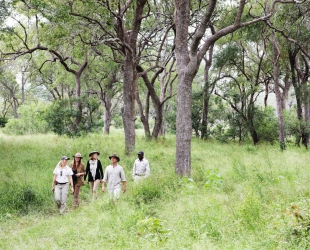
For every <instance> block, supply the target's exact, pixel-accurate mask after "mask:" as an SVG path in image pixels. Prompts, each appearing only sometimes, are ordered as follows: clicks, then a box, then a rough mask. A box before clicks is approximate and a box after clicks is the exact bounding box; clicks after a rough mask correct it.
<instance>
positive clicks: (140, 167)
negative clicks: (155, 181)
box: [132, 158, 150, 178]
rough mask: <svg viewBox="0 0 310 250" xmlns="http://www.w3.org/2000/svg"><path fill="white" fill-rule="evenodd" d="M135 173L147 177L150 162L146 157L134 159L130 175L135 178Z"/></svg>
mask: <svg viewBox="0 0 310 250" xmlns="http://www.w3.org/2000/svg"><path fill="white" fill-rule="evenodd" d="M135 175H138V176H145V177H148V176H149V175H150V164H149V162H148V160H147V159H145V158H143V159H142V161H140V159H139V158H138V159H136V160H135V162H134V164H133V169H132V177H133V178H135Z"/></svg>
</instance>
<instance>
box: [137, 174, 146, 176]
mask: <svg viewBox="0 0 310 250" xmlns="http://www.w3.org/2000/svg"><path fill="white" fill-rule="evenodd" d="M135 175H137V176H145V174H135Z"/></svg>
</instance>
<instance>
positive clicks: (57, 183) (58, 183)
mask: <svg viewBox="0 0 310 250" xmlns="http://www.w3.org/2000/svg"><path fill="white" fill-rule="evenodd" d="M67 183H68V182H64V183H60V182H57V181H56V185H65V184H67Z"/></svg>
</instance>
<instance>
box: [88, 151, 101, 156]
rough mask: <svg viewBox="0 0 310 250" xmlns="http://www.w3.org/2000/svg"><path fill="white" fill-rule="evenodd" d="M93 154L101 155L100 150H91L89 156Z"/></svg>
mask: <svg viewBox="0 0 310 250" xmlns="http://www.w3.org/2000/svg"><path fill="white" fill-rule="evenodd" d="M93 154H97V155H100V153H99V152H98V151H93V152H91V153H89V155H88V156H89V157H91V156H92V155H93Z"/></svg>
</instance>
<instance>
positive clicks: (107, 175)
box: [102, 154, 127, 205]
mask: <svg viewBox="0 0 310 250" xmlns="http://www.w3.org/2000/svg"><path fill="white" fill-rule="evenodd" d="M109 159H110V160H111V164H110V165H109V166H107V167H106V169H105V171H104V175H103V180H102V192H104V191H105V184H106V183H107V182H108V191H109V196H110V199H111V200H112V201H113V203H114V205H116V203H117V201H118V200H119V198H120V193H121V182H122V183H123V193H125V192H126V184H127V182H126V177H125V172H124V169H123V167H122V166H120V165H119V164H118V162H119V161H120V158H119V157H118V156H117V155H116V154H113V155H111V156H109Z"/></svg>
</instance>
